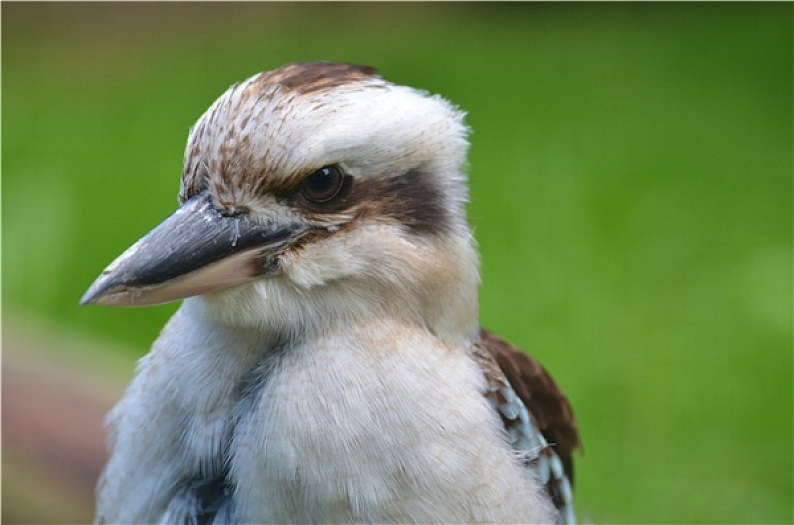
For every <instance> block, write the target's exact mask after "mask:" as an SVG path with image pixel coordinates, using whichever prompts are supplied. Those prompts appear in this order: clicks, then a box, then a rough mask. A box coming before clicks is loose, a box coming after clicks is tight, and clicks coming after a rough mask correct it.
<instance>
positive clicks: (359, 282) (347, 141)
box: [82, 62, 579, 523]
mask: <svg viewBox="0 0 794 525" xmlns="http://www.w3.org/2000/svg"><path fill="white" fill-rule="evenodd" d="M467 132H468V130H467V127H466V126H465V124H464V123H463V113H462V112H461V111H460V110H459V109H457V108H456V107H455V106H453V105H452V104H450V103H449V102H447V101H446V100H444V99H443V98H441V97H439V96H431V95H428V94H427V93H425V92H423V91H419V90H416V89H412V88H409V87H405V86H399V85H395V84H393V83H390V82H388V81H386V80H384V79H383V78H381V77H380V76H379V75H378V74H377V73H376V72H375V70H373V69H372V68H369V67H364V66H354V65H350V64H343V63H331V62H314V63H296V64H288V65H286V66H283V67H281V68H279V69H276V70H273V71H269V72H265V73H260V74H258V75H255V76H253V77H251V78H249V79H248V80H246V81H244V82H242V83H239V84H236V85H234V86H232V87H231V88H229V89H228V90H227V91H226V92H225V93H224V94H223V95H221V97H220V98H219V99H218V100H217V101H215V102H214V103H213V104H212V106H211V107H210V108H209V109H208V110H207V111H206V113H204V114H203V115H202V116H201V118H199V120H198V122H197V123H196V124H195V126H194V127H193V128H192V129H191V131H190V136H189V138H188V142H187V148H186V151H185V157H184V168H183V171H182V178H181V184H180V191H179V201H180V203H181V206H180V207H179V209H177V210H176V212H174V214H173V215H171V216H170V217H168V218H166V219H165V220H164V221H163V222H162V223H161V224H160V225H159V226H157V227H155V228H154V229H153V230H152V231H151V232H149V233H148V234H147V235H145V236H144V237H143V238H142V239H140V240H139V241H138V242H137V243H135V244H134V245H133V246H132V247H130V248H129V249H128V250H127V251H126V252H124V253H123V254H122V255H121V256H119V257H118V259H116V260H115V261H114V262H113V263H112V264H110V266H108V267H107V269H105V270H104V271H103V272H102V274H101V276H100V277H99V278H98V279H97V280H96V282H94V284H93V285H92V286H91V287H90V288H89V290H88V291H87V292H86V294H85V296H84V297H83V299H82V304H86V303H95V304H100V305H110V306H142V305H150V304H157V303H164V302H168V301H174V300H178V299H184V301H183V303H182V305H181V307H180V308H179V310H178V311H177V312H176V314H175V315H174V316H173V317H172V318H171V320H170V321H169V322H168V324H167V325H166V326H165V328H164V329H163V331H162V333H161V334H160V337H159V338H158V339H157V340H156V341H155V342H154V345H153V347H152V349H151V352H150V353H149V354H148V355H146V356H145V357H144V358H143V359H141V361H140V362H139V365H138V368H137V373H136V376H135V378H134V379H133V380H132V383H131V384H130V385H129V387H128V389H127V391H126V393H125V395H124V397H123V398H122V400H121V401H120V402H119V403H118V404H117V405H116V407H115V408H114V409H113V411H112V412H111V413H110V414H109V416H108V420H107V422H108V426H109V428H110V440H109V441H110V446H111V456H110V459H109V461H108V463H107V465H106V467H105V469H104V472H103V474H102V476H101V479H100V481H99V484H98V487H97V507H96V519H97V521H98V522H99V523H274V522H275V523H287V522H297V523H318V522H319V523H339V522H345V523H362V522H393V523H394V522H397V523H439V522H446V523H472V522H509V523H551V522H563V523H567V522H571V521H573V510H572V503H571V479H572V465H571V453H572V452H573V451H574V449H576V448H577V447H578V445H579V438H578V436H577V431H576V426H575V424H574V421H573V416H572V413H571V410H570V408H569V405H568V402H567V401H566V398H565V397H564V396H563V394H562V393H561V392H560V390H559V389H558V388H557V387H556V386H555V384H554V382H553V381H552V380H551V378H550V377H549V376H548V375H547V373H546V372H545V370H544V369H543V368H542V367H541V366H540V365H539V364H538V363H537V362H536V361H534V360H532V359H530V358H528V357H526V356H524V355H523V354H522V353H520V352H519V351H518V350H516V349H514V348H512V347H511V346H509V345H508V344H507V343H505V342H504V341H502V340H501V339H498V338H497V337H495V336H494V335H492V334H490V333H489V332H487V331H485V330H483V329H481V328H480V325H479V322H478V300H477V288H478V285H479V262H478V256H477V253H476V250H475V246H474V241H473V238H472V233H471V230H470V229H469V226H468V225H467V222H466V217H465V210H464V207H465V204H466V202H467V198H468V192H467V187H466V176H465V167H466V154H467V149H468V141H467Z"/></svg>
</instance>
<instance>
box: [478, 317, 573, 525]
mask: <svg viewBox="0 0 794 525" xmlns="http://www.w3.org/2000/svg"><path fill="white" fill-rule="evenodd" d="M473 355H474V358H475V359H476V360H477V362H478V363H479V365H480V367H481V369H482V370H483V374H484V376H485V380H486V392H485V396H486V398H488V400H489V401H490V402H491V404H492V405H493V407H494V408H495V409H496V410H497V411H498V412H499V415H500V416H501V418H502V422H503V423H504V426H505V430H506V432H507V436H508V439H509V440H510V442H511V444H512V445H513V448H515V450H516V452H517V453H518V454H519V457H520V458H521V459H522V460H523V461H524V462H525V464H526V465H527V467H528V468H529V469H530V470H531V471H532V472H533V474H534V475H535V476H536V478H537V479H538V480H540V482H541V483H542V484H544V485H545V486H546V489H547V491H548V492H549V495H550V497H551V499H552V501H553V502H554V505H555V506H556V507H557V509H558V511H559V520H560V522H561V523H573V522H574V521H575V519H574V515H573V506H572V493H571V487H572V484H573V462H572V459H571V454H572V453H573V451H574V450H576V449H577V448H580V447H581V445H580V443H579V434H578V432H577V430H576V423H575V421H574V417H573V412H572V411H571V407H570V405H569V404H568V400H567V399H566V398H565V396H564V395H563V393H562V391H561V390H560V389H559V387H557V385H556V384H555V383H554V381H553V380H552V379H551V377H550V376H549V374H548V372H546V370H545V369H544V368H543V367H542V366H541V365H540V363H538V362H537V361H535V360H534V359H532V358H531V357H529V356H527V355H526V354H524V353H522V352H521V351H520V350H518V349H517V348H515V347H514V346H512V345H510V344H509V343H507V342H506V341H504V340H502V339H500V338H499V337H497V336H495V335H493V334H492V333H490V332H488V331H487V330H480V339H479V341H477V343H476V344H475V345H474V352H473Z"/></svg>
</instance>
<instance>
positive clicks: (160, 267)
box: [80, 193, 309, 306]
mask: <svg viewBox="0 0 794 525" xmlns="http://www.w3.org/2000/svg"><path fill="white" fill-rule="evenodd" d="M308 231H309V226H307V225H306V224H304V223H300V222H282V223H279V222H271V223H259V222H256V221H254V220H252V219H251V218H250V217H248V216H247V215H234V216H227V215H223V214H221V213H220V212H219V211H218V210H216V209H215V208H214V207H213V205H212V202H211V201H210V199H209V197H208V196H207V195H206V194H204V193H201V194H199V195H196V196H195V197H193V198H192V199H190V200H188V201H187V202H185V203H184V204H183V205H182V206H181V207H180V208H179V209H178V210H177V211H176V212H174V213H173V215H171V216H170V217H168V218H167V219H165V220H164V221H163V222H161V223H160V224H159V225H158V226H157V227H155V228H154V229H153V230H152V231H150V232H149V233H148V234H146V235H145V236H144V237H143V238H142V239H140V240H139V241H138V242H136V243H135V244H134V245H132V246H131V247H130V248H128V249H127V251H125V252H124V253H122V254H121V255H120V256H119V257H118V258H117V259H116V260H115V261H113V262H112V263H111V264H110V265H109V266H108V267H107V268H105V270H104V271H103V272H102V274H101V275H100V276H99V277H98V278H97V280H96V281H94V284H92V285H91V287H90V288H88V291H86V293H85V295H83V298H82V299H81V300H80V304H81V305H84V304H88V303H94V304H101V305H106V306H144V305H151V304H160V303H167V302H169V301H175V300H177V299H183V298H185V297H190V296H192V295H199V294H202V293H206V292H211V291H214V290H220V289H223V288H228V287H230V286H234V285H237V284H242V283H245V282H248V281H251V280H253V279H256V278H257V277H259V276H261V275H265V274H269V273H270V274H272V273H273V272H274V271H275V268H276V261H277V257H278V255H279V254H280V253H281V252H282V251H283V249H284V248H286V247H287V246H289V244H291V243H292V242H293V241H294V240H296V239H297V238H299V237H301V236H302V235H304V234H305V233H307V232H308Z"/></svg>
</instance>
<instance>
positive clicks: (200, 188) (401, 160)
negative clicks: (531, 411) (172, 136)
mask: <svg viewBox="0 0 794 525" xmlns="http://www.w3.org/2000/svg"><path fill="white" fill-rule="evenodd" d="M466 134H467V129H466V127H465V125H464V124H463V113H462V112H461V111H459V110H457V109H456V108H455V107H453V106H452V105H451V104H449V103H448V102H446V101H445V100H444V99H442V98H440V97H438V96H429V95H427V94H426V93H423V92H421V91H418V90H415V89H412V88H408V87H403V86H396V85H394V84H391V83H388V82H386V81H384V80H382V79H381V78H379V77H377V76H375V75H374V73H373V72H372V71H371V70H369V69H368V68H361V67H357V66H349V65H346V64H332V63H313V64H298V65H288V66H285V67H283V68H280V69H277V70H274V71H271V72H267V73H261V74H259V75H256V76H254V77H252V78H250V79H248V80H246V81H245V82H242V83H241V84H239V85H236V86H233V87H231V88H230V89H229V90H228V91H226V93H224V94H223V95H222V96H221V97H220V98H219V99H218V100H217V101H215V103H213V104H212V106H211V107H210V108H209V109H208V110H207V112H206V113H204V115H202V116H201V118H199V120H198V122H197V123H196V125H195V126H194V128H193V130H192V131H191V134H190V137H189V139H188V143H187V148H186V151H185V160H184V169H183V174H182V182H181V187H180V199H181V201H182V202H183V203H184V206H183V208H182V209H183V210H190V213H191V214H194V213H195V214H197V215H198V212H197V211H196V210H199V211H200V213H201V219H200V220H199V219H196V220H195V221H194V222H203V224H205V225H206V226H207V228H209V229H211V230H212V231H213V232H215V233H213V234H212V235H214V236H215V237H212V238H210V237H211V236H209V235H208V236H207V237H206V238H207V239H209V241H208V245H210V244H211V245H212V246H213V250H215V251H213V252H212V253H213V254H214V255H212V256H209V255H207V253H206V251H205V252H201V250H202V249H203V248H202V246H201V245H202V244H203V243H204V242H205V241H204V239H205V237H204V236H203V230H200V231H199V234H198V235H194V236H193V237H191V239H197V240H194V241H191V242H192V244H193V246H190V247H187V248H185V250H188V252H189V253H191V254H192V253H194V252H197V250H198V255H197V256H202V257H204V259H201V261H205V260H206V261H209V262H207V263H205V262H201V263H200V264H197V263H195V258H194V260H193V261H192V262H191V261H188V263H189V264H187V266H186V274H185V275H177V276H176V277H173V275H172V274H173V268H172V265H170V263H171V259H169V260H168V261H166V262H167V263H168V264H169V266H168V272H170V273H168V277H167V280H166V281H165V282H163V280H162V279H160V280H159V281H158V280H154V281H151V280H150V283H151V282H154V283H155V284H154V285H151V284H150V283H147V282H146V280H145V279H140V278H137V277H136V279H137V280H134V279H132V278H125V279H126V280H124V279H121V278H119V277H117V275H118V274H124V273H125V272H126V273H127V274H130V275H137V274H136V271H138V270H139V269H136V268H134V267H133V266H134V261H137V260H141V259H143V258H145V256H148V255H150V254H148V253H145V252H147V250H150V249H154V248H150V245H151V244H167V243H168V242H169V241H168V235H169V233H168V232H169V231H170V229H171V228H172V227H171V223H172V222H175V220H172V219H171V218H169V219H167V220H166V221H165V222H164V223H163V224H161V225H160V226H158V228H156V229H155V230H153V232H152V234H150V235H149V236H147V237H145V238H144V239H142V241H141V242H139V243H138V244H136V245H135V247H134V248H133V249H131V250H130V251H128V253H125V254H124V255H123V256H122V257H120V258H119V260H118V261H121V262H123V265H122V264H121V262H119V263H117V264H116V265H115V266H114V265H111V267H109V269H108V270H107V271H106V272H107V275H106V276H104V277H103V278H104V281H106V282H102V283H100V282H99V280H98V284H96V285H95V287H96V290H98V291H96V290H95V291H94V293H93V295H92V294H90V293H89V294H86V297H87V299H84V300H85V301H94V300H95V299H94V298H96V297H100V300H99V301H97V302H102V300H101V299H102V296H101V294H102V293H105V291H107V290H111V289H112V291H113V293H115V294H116V295H115V297H117V298H118V300H116V301H115V303H116V304H131V303H134V302H136V301H137V304H146V295H147V294H149V295H150V296H151V297H153V298H154V299H153V300H152V301H150V302H157V301H160V302H161V301H163V300H173V299H178V298H181V297H185V296H189V295H195V294H204V295H202V296H201V300H198V301H197V302H196V303H195V307H196V308H203V309H206V310H207V311H208V312H209V313H210V315H212V316H213V317H215V318H217V319H220V320H222V321H225V322H228V323H230V324H262V323H271V324H274V323H275V324H278V323H280V322H281V321H283V322H284V323H286V324H289V323H293V324H294V321H295V320H298V321H299V323H298V324H305V323H308V322H310V321H309V320H311V319H313V320H315V322H316V320H318V319H320V320H322V319H328V318H329V316H333V315H336V316H339V315H341V316H346V315H347V316H355V315H362V314H363V313H365V312H371V311H381V310H382V311H386V310H394V311H401V312H408V313H409V314H410V315H414V316H423V318H426V317H428V316H438V315H440V314H438V313H428V311H427V310H428V309H430V310H434V311H435V310H438V311H446V310H447V309H448V308H447V307H445V306H444V304H445V303H460V304H462V305H464V306H462V308H464V309H465V310H466V311H467V312H468V313H467V314H466V315H467V316H471V311H474V316H475V317H476V285H477V258H476V254H475V253H474V250H473V248H472V246H471V239H470V233H469V230H468V226H467V225H466V220H465V212H464V205H465V202H466V199H467V189H466V184H465V175H464V165H465V161H466V151H467V148H468V142H467V139H466ZM176 215H177V214H175V216H176ZM185 215H189V214H188V213H187V212H185V213H183V214H182V215H181V216H180V217H179V221H180V223H179V227H178V228H182V229H184V228H188V226H185V225H184V223H185V222H186V221H189V217H188V218H187V219H186V218H185ZM172 217H173V216H172ZM169 221H170V222H169ZM230 221H238V222H237V223H233V222H230ZM239 223H243V224H244V226H245V229H246V231H245V232H243V233H241V234H238V233H236V232H237V230H235V229H234V228H237V227H238V225H239ZM232 225H233V226H232ZM189 226H190V225H189ZM178 228H177V229H178ZM190 228H192V226H190ZM175 231H176V230H175ZM179 231H182V230H181V229H180V230H179ZM230 231H231V232H232V234H231V236H232V237H234V239H232V243H234V242H236V239H237V238H238V237H239V238H241V239H242V241H244V242H245V243H247V244H246V250H249V251H246V252H242V251H240V250H235V249H233V248H229V247H228V246H220V247H219V246H218V243H221V244H223V243H226V242H228V240H226V239H224V238H223V236H226V237H229V235H230V233H229V232H230ZM155 232H156V235H155V236H154V237H152V235H153V234H155ZM190 232H191V234H193V233H195V229H191V230H190ZM218 232H221V233H218ZM258 235H260V236H261V238H262V239H267V241H266V242H265V241H262V243H263V244H267V247H266V248H262V249H259V248H258V247H257V244H256V239H258V238H260V237H257V236H258ZM161 238H162V239H165V241H163V240H161ZM219 239H220V240H219ZM177 241H178V240H177ZM196 244H198V245H199V246H198V247H196V246H195V245H196ZM276 247H277V248H276ZM172 251H174V249H172V248H169V257H171V258H173V257H172V256H171V255H170V253H171V252H172ZM176 251H178V250H176ZM219 254H220V255H219ZM158 256H159V254H158ZM150 258H151V257H150ZM130 261H132V262H130ZM157 261H159V259H157ZM158 264H159V262H158ZM164 264H165V263H164ZM121 266H124V268H121ZM150 266H151V265H150ZM161 266H162V265H161ZM130 268H131V269H130ZM158 268H159V267H158ZM122 270H124V271H122ZM158 271H159V272H160V274H158V275H162V274H163V272H162V271H160V270H158ZM166 273H167V272H166ZM103 278H101V279H103ZM241 283H242V284H241ZM93 288H94V287H92V289H93ZM155 289H156V292H155ZM89 292H91V290H89ZM97 294H100V295H97ZM107 295H109V293H108V294H107ZM130 295H132V297H133V298H132V299H127V298H128V297H129V296H130ZM455 295H457V296H461V295H465V296H466V297H467V298H473V299H471V300H470V299H466V300H460V298H459V297H458V298H457V299H455V298H452V296H455ZM125 301H126V302H125ZM106 302H107V303H110V302H111V301H109V300H108V301H106ZM331 312H336V313H334V314H333V315H332V313H331ZM288 321H289V322H288ZM321 322H322V321H321ZM284 323H282V324H284Z"/></svg>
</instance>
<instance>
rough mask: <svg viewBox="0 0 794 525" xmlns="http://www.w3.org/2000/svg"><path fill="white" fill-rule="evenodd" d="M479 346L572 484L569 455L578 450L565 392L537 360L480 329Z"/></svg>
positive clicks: (578, 446) (577, 437) (577, 434)
mask: <svg viewBox="0 0 794 525" xmlns="http://www.w3.org/2000/svg"><path fill="white" fill-rule="evenodd" d="M478 346H479V347H480V348H483V349H484V350H486V351H487V352H488V353H489V354H490V355H491V356H492V357H493V359H494V360H495V361H496V363H497V364H498V365H499V368H501V369H502V373H503V374H504V376H505V378H506V379H507V380H508V381H509V382H510V385H511V386H512V387H513V390H515V392H516V394H517V395H518V396H519V397H520V398H521V400H522V401H523V402H524V405H526V407H527V410H529V412H530V413H531V414H532V416H533V417H534V418H535V420H536V422H537V424H538V425H539V426H540V430H541V432H542V433H543V435H544V436H545V438H546V440H547V441H548V442H549V443H552V444H554V450H555V451H556V452H557V454H558V455H559V456H560V459H561V460H562V463H563V466H564V467H565V473H566V474H567V475H568V478H569V479H570V481H571V484H573V461H572V458H571V454H572V453H573V451H574V450H576V449H580V448H581V444H580V442H579V433H578V432H577V430H576V421H574V417H573V411H572V410H571V406H570V405H569V404H568V400H567V399H566V398H565V395H564V394H563V393H562V391H561V390H560V389H559V387H558V386H557V385H556V384H555V383H554V381H553V380H552V378H551V376H549V374H548V372H546V370H545V369H544V368H543V366H541V364H540V363H538V362H537V361H535V360H534V359H532V358H531V357H529V356H527V355H526V354H524V353H522V352H521V351H520V350H518V349H517V348H516V347H514V346H512V345H511V344H510V343H508V342H507V341H505V340H503V339H501V338H499V337H497V336H495V335H494V334H492V333H490V332H488V331H487V330H484V329H482V330H480V342H479V344H478Z"/></svg>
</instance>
